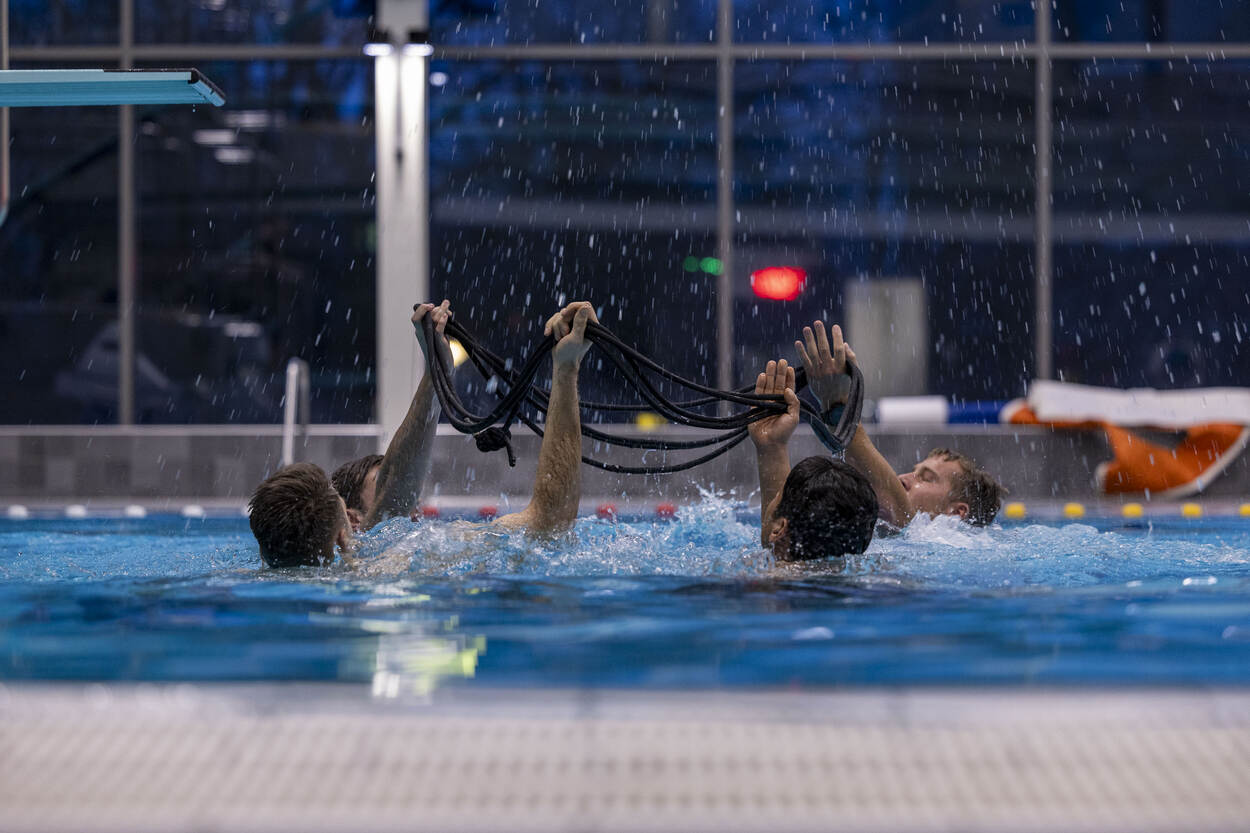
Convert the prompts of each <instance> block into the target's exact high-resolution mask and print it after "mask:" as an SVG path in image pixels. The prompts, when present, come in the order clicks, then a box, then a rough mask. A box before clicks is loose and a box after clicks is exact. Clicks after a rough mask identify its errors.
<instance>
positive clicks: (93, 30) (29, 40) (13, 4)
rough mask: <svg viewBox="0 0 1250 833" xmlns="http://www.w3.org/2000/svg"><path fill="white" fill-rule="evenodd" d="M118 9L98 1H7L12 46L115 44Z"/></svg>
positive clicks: (113, 4) (114, 4) (111, 3)
mask: <svg viewBox="0 0 1250 833" xmlns="http://www.w3.org/2000/svg"><path fill="white" fill-rule="evenodd" d="M118 19H119V6H118V4H117V3H115V2H100V1H99V0H9V43H10V44H11V45H12V46H15V47H20V46H70V45H73V46H79V45H96V44H116V43H117V38H118V33H119V32H118Z"/></svg>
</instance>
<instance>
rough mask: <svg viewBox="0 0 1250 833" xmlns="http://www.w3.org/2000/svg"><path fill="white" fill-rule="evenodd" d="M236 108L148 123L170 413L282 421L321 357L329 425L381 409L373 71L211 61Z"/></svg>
mask: <svg viewBox="0 0 1250 833" xmlns="http://www.w3.org/2000/svg"><path fill="white" fill-rule="evenodd" d="M201 68H202V69H203V70H204V71H205V72H206V73H207V74H208V75H209V77H211V78H213V79H214V80H215V81H217V82H218V83H219V84H221V86H222V87H223V89H226V90H227V91H228V94H227V95H228V98H227V100H228V104H227V107H225V108H221V109H217V108H212V107H197V108H194V109H191V108H185V107H182V108H157V109H153V110H151V111H148V112H146V113H144V114H143V116H142V118H141V127H140V131H139V138H138V142H139V200H140V225H139V238H140V250H141V258H140V267H141V274H140V289H139V301H140V328H139V333H138V342H139V349H140V351H141V353H142V354H143V356H144V357H145V358H146V359H147V360H150V362H151V365H152V367H153V370H154V371H157V372H159V374H160V378H161V379H162V380H163V381H162V383H161V385H160V386H157V390H156V392H155V393H154V394H153V396H152V397H151V398H147V399H144V400H143V402H141V403H140V407H139V408H138V410H139V417H140V418H141V419H143V420H145V421H155V422H272V421H277V420H280V419H281V407H280V402H281V397H282V384H283V378H284V375H283V369H284V366H285V363H286V361H287V359H289V358H291V357H300V358H303V359H306V360H307V361H308V362H309V364H310V365H311V370H312V382H313V397H312V410H313V414H312V415H313V419H314V421H316V422H367V421H369V420H370V419H371V417H372V409H373V397H374V389H375V388H374V381H373V370H372V368H373V362H374V352H375V346H374V344H375V327H374V305H375V284H374V261H373V256H374V243H375V240H374V206H373V193H372V176H373V170H374V138H373V129H372V101H373V93H372V90H373V85H372V79H373V73H372V62H371V61H368V60H359V61H356V60H347V61H330V60H327V61H316V62H225V63H215V64H213V63H210V64H206V65H203V66H202V67H201Z"/></svg>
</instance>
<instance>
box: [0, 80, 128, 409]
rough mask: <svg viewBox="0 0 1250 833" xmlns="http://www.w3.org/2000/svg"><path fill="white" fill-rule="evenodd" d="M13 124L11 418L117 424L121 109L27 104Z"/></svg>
mask: <svg viewBox="0 0 1250 833" xmlns="http://www.w3.org/2000/svg"><path fill="white" fill-rule="evenodd" d="M23 68H33V67H23ZM10 118H11V125H12V140H11V144H10V154H11V160H12V166H13V167H12V176H13V180H12V188H13V193H12V202H11V203H10V207H9V213H8V216H7V218H6V219H5V221H4V223H3V224H0V275H3V278H2V279H0V285H2V286H3V293H2V294H0V379H3V380H4V387H5V388H6V391H7V395H5V396H3V397H0V422H4V423H9V424H13V423H16V424H23V423H35V424H40V423H87V424H94V423H111V422H116V421H117V418H118V412H117V391H116V388H117V340H118V330H117V147H118V145H117V113H116V111H114V110H111V109H103V108H95V109H92V108H84V109H83V110H82V111H81V112H78V113H76V114H75V116H74V117H73V118H66V111H65V110H62V109H60V108H37V107H25V108H14V109H12V110H11V111H10Z"/></svg>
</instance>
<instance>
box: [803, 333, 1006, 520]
mask: <svg viewBox="0 0 1250 833" xmlns="http://www.w3.org/2000/svg"><path fill="white" fill-rule="evenodd" d="M832 335H833V339H832V342H831V341H830V339H829V336H828V334H826V332H825V325H824V324H823V323H822V322H820V321H815V322H813V323H812V326H810V327H804V328H803V340H802V341H796V342H795V343H794V346H795V349H796V350H798V353H799V358H800V359H801V360H802V362H803V367H804V368H806V370H807V381H808V383H809V384H810V385H811V389H812V393H814V394H815V395H816V398H817V399H819V400H820V409H821V412H822V413H827V412H828V411H829V410H830V409H831V408H833V407H834V406H836V405H839V404H843V403H845V401H846V386H845V385H842V384H840V377H842V376H844V374H845V373H846V363H847V362H848V361H851V362H854V361H855V351H854V350H852V349H851V345H849V344H847V343H846V342H844V341H843V340H842V328H841V327H839V326H838V325H837V324H834V325H833V332H832ZM846 459H847V462H849V463H850V464H851V465H852V466H854V467H855V468H856V469H858V470H859V471H860V472H862V473H863V474H864V476H865V477H867V478H868V481H869V482H870V483H871V484H872V488H873V491H874V492H876V494H877V500H878V502H879V503H880V505H881V519H882V520H884V521H886V522H887V523H889V524H890V525H892V526H895V527H904V526H906V525H907V524H909V523H911V520H912V518H914V517H916V515H918V514H920V513H921V512H923V513H925V514H926V515H930V516H937V515H956V516H958V517H959V518H960V519H961V520H964V521H967V522H968V523H970V524H972V525H973V526H985V525H987V524H989V523H990V522H992V521H993V520H994V516H995V515H997V514H998V508H999V506H1001V505H1002V500H1003V495H1005V494H1006V489H1004V488H1003V486H1002V484H1001V483H999V482H998V481H997V480H996V479H994V477H993V476H992V475H991V474H990V473H989V472H987V471H986V470H985V469H983V468H981V466H979V465H977V463H976V462H975V461H974V460H973V459H972V458H970V457H968V456H966V455H964V454H960V453H959V452H957V451H951V450H950V449H948V448H935V449H933V450H932V451H930V452H929V453H928V455H927V456H926V457H925V458H924V459H923V460H921V461H920V462H919V463H917V464H916V465H915V466H913V467H912V470H911V471H909V472H904V473H902V474H895V472H894V468H893V467H892V466H891V465H890V464H889V463H888V462H886V459H885V458H884V457H882V456H881V452H879V451H877V447H876V446H874V445H873V444H872V440H870V439H869V438H868V434H867V433H866V432H865V431H864V428H863V426H858V427H856V429H855V436H854V438H852V440H851V444H850V445H849V446H847V449H846Z"/></svg>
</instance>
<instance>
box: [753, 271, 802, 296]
mask: <svg viewBox="0 0 1250 833" xmlns="http://www.w3.org/2000/svg"><path fill="white" fill-rule="evenodd" d="M806 283H807V271H806V270H804V269H800V268H798V267H797V266H769V267H768V268H767V269H759V270H756V271H755V272H752V273H751V289H752V290H754V292H755V294H756V295H758V296H759V297H761V298H767V299H768V300H770V301H793V300H794V299H795V298H797V297H799V293H800V292H802V291H803V286H804V285H805V284H806Z"/></svg>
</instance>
